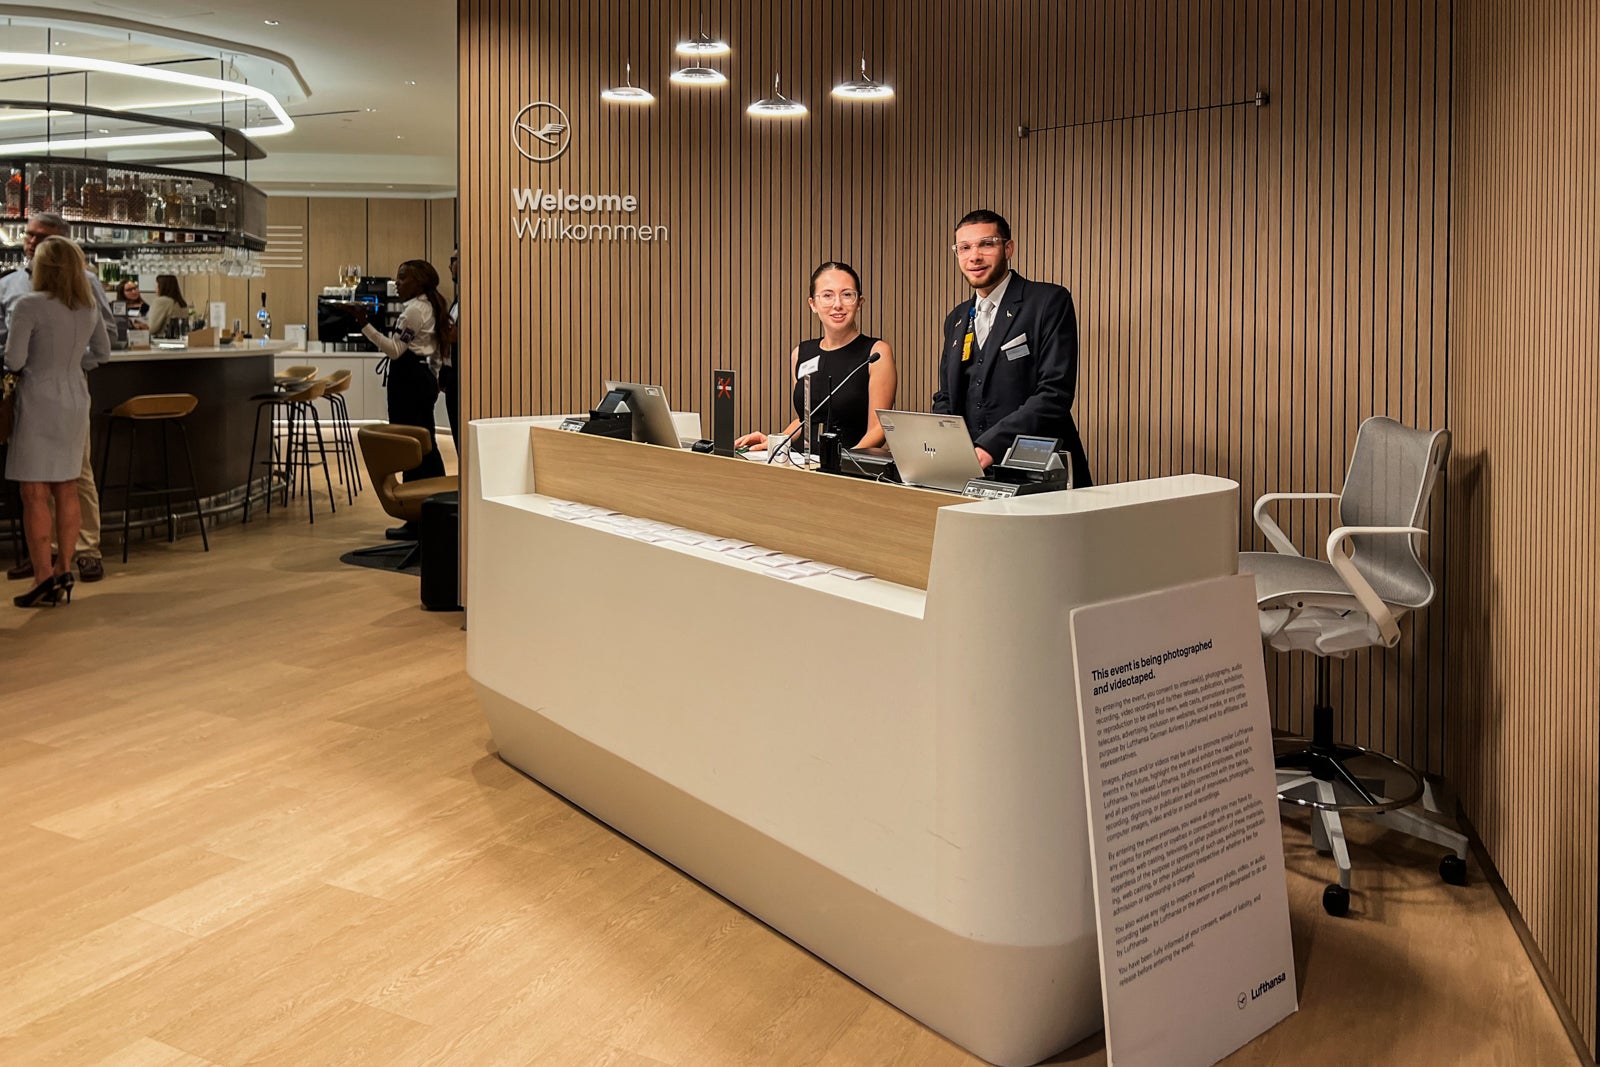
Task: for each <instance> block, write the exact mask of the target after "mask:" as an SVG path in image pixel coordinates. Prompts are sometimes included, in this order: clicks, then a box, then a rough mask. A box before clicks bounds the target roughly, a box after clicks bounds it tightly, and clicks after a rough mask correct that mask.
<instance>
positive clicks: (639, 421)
mask: <svg viewBox="0 0 1600 1067" xmlns="http://www.w3.org/2000/svg"><path fill="white" fill-rule="evenodd" d="M605 384H606V392H608V393H609V392H611V391H612V390H616V389H621V390H623V391H625V392H626V393H627V394H628V410H630V411H632V412H633V439H634V440H635V441H644V442H645V443H647V444H652V445H661V446H662V447H664V448H682V447H683V445H682V444H680V443H679V441H678V431H677V429H676V427H674V426H673V424H672V410H671V409H670V408H668V407H667V394H666V392H665V390H663V389H662V388H661V386H659V385H640V384H638V383H636V382H614V381H611V380H610V379H607V380H606V383H605Z"/></svg>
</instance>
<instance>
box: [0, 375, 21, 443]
mask: <svg viewBox="0 0 1600 1067" xmlns="http://www.w3.org/2000/svg"><path fill="white" fill-rule="evenodd" d="M21 382H22V375H20V374H13V373H12V372H11V371H6V372H5V373H4V374H0V445H3V444H5V443H6V442H7V441H9V440H11V422H12V420H13V419H14V418H15V417H16V414H17V386H18V385H20V384H21Z"/></svg>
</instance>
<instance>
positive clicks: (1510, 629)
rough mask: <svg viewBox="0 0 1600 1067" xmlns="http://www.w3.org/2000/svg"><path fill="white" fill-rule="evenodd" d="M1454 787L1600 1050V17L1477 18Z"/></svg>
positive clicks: (1574, 9)
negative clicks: (1599, 960)
mask: <svg viewBox="0 0 1600 1067" xmlns="http://www.w3.org/2000/svg"><path fill="white" fill-rule="evenodd" d="M1455 48H1456V62H1455V67H1456V78H1455V95H1454V100H1455V121H1454V126H1455V129H1454V142H1455V146H1454V157H1453V169H1454V180H1453V183H1452V185H1453V208H1452V211H1453V214H1452V220H1451V302H1450V333H1451V338H1452V341H1451V358H1450V389H1449V402H1450V413H1451V418H1452V421H1453V423H1454V425H1455V428H1456V434H1455V454H1454V458H1453V460H1452V464H1451V468H1452V469H1451V481H1452V485H1451V495H1450V504H1451V507H1450V558H1449V568H1448V569H1449V574H1450V584H1449V588H1448V604H1449V611H1450V616H1451V627H1450V630H1451V641H1450V660H1451V662H1452V663H1453V664H1454V665H1456V669H1455V670H1453V671H1452V672H1451V673H1450V676H1449V677H1450V682H1451V687H1450V701H1449V703H1450V707H1451V714H1452V716H1454V717H1455V718H1456V719H1457V720H1458V721H1459V722H1460V724H1461V725H1460V727H1459V728H1458V729H1457V730H1456V731H1455V733H1454V737H1455V739H1456V743H1455V744H1454V745H1452V747H1451V751H1450V762H1449V766H1450V771H1451V774H1452V776H1453V777H1454V778H1455V779H1456V780H1457V782H1458V785H1459V790H1460V793H1461V797H1462V800H1463V802H1464V803H1465V805H1466V808H1467V812H1468V814H1469V816H1470V817H1471V819H1472V822H1473V825H1474V826H1475V827H1476V828H1477V830H1478V833H1479V835H1480V836H1481V837H1482V838H1483V842H1484V844H1485V846H1487V848H1488V850H1489V852H1490V854H1491V855H1492V856H1493V857H1494V859H1495V863H1496V865H1497V866H1498V868H1499V870H1500V874H1501V876H1502V877H1503V878H1504V880H1505V883H1506V885H1507V887H1508V888H1509V889H1510V891H1511V895H1512V897H1513V898H1514V899H1515V900H1516V902H1517V905H1518V907H1519V909H1520V910H1521V912H1522V916H1523V918H1524V920H1525V921H1526V922H1527V925H1528V928H1529V930H1530V931H1531V933H1532V935H1533V937H1534V939H1535V940H1536V941H1537V942H1538V944H1539V946H1540V948H1541V949H1542V950H1543V953H1544V956H1545V958H1546V961H1547V962H1548V964H1549V968H1550V971H1551V974H1552V977H1553V980H1554V984H1555V985H1556V987H1557V989H1558V990H1559V992H1560V994H1561V999H1562V1000H1564V1001H1565V1003H1566V1004H1567V1006H1568V1007H1569V1009H1570V1010H1571V1012H1572V1015H1573V1017H1574V1020H1575V1022H1576V1024H1577V1026H1578V1028H1579V1030H1580V1031H1581V1033H1582V1035H1583V1040H1584V1042H1585V1043H1586V1044H1587V1045H1588V1047H1589V1049H1590V1051H1591V1054H1593V1053H1594V1052H1595V1051H1596V1014H1597V995H1600V994H1597V988H1596V952H1597V943H1596V914H1597V909H1600V891H1597V878H1600V810H1597V806H1600V773H1597V766H1600V759H1597V757H1600V696H1597V694H1600V606H1597V602H1600V598H1597V595H1596V594H1597V590H1600V532H1597V531H1600V415H1597V412H1600V305H1597V292H1600V238H1597V235H1596V228H1595V227H1596V203H1597V198H1600V180H1597V172H1596V162H1595V161H1596V158H1597V154H1600V69H1597V65H1596V57H1600V10H1597V9H1596V7H1595V5H1593V4H1592V3H1586V2H1584V0H1557V2H1552V3H1548V4H1539V5H1532V6H1530V5H1526V4H1515V3H1509V2H1505V0H1500V2H1493V3H1479V4H1464V5H1462V7H1461V9H1460V11H1459V13H1458V15H1457V29H1456V46H1455Z"/></svg>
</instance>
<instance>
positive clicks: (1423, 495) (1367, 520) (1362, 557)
mask: <svg viewBox="0 0 1600 1067" xmlns="http://www.w3.org/2000/svg"><path fill="white" fill-rule="evenodd" d="M1449 456H1450V431H1449V430H1414V429H1411V428H1410V427H1408V426H1402V425H1400V424H1399V423H1398V422H1396V421H1394V420H1393V419H1388V418H1383V417H1382V416H1378V417H1374V418H1370V419H1368V420H1367V421H1366V422H1364V423H1362V424H1361V430H1360V431H1359V432H1358V433H1357V434H1356V447H1355V452H1354V453H1352V454H1351V456H1350V470H1349V471H1348V472H1347V473H1346V474H1345V479H1344V489H1343V490H1342V491H1341V493H1340V496H1339V521H1340V524H1341V525H1343V526H1415V527H1419V528H1422V529H1426V528H1427V522H1426V520H1427V517H1428V502H1429V500H1430V499H1431V498H1432V496H1433V487H1434V485H1435V484H1436V483H1437V482H1438V480H1439V474H1440V472H1441V471H1443V469H1444V464H1445V461H1446V460H1447V459H1448V458H1449ZM1352 540H1353V541H1354V548H1353V554H1352V556H1351V562H1352V563H1354V564H1355V566H1356V569H1357V570H1359V571H1360V572H1361V573H1362V575H1363V576H1365V577H1366V579H1367V581H1369V582H1371V583H1372V588H1373V590H1374V591H1375V592H1376V593H1377V594H1378V595H1379V596H1380V597H1382V598H1383V599H1384V601H1385V602H1387V603H1390V604H1396V605H1399V606H1402V607H1406V608H1412V609H1416V608H1421V607H1425V606H1426V605H1427V604H1429V603H1430V602H1432V600H1433V594H1434V588H1433V576H1432V575H1431V574H1429V573H1428V568H1427V567H1425V566H1424V565H1423V563H1422V559H1421V557H1420V556H1419V555H1418V554H1417V538H1416V537H1401V536H1397V535H1393V534H1390V535H1384V536H1374V535H1359V534H1358V535H1357V536H1355V537H1354V538H1353V539H1352Z"/></svg>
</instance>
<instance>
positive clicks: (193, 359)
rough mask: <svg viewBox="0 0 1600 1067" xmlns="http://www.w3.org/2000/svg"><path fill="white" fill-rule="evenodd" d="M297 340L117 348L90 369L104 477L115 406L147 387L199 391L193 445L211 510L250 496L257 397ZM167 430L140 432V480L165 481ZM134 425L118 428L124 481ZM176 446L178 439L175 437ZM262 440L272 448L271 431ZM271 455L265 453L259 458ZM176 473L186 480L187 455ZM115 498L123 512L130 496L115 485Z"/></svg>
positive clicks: (116, 468)
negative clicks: (246, 491)
mask: <svg viewBox="0 0 1600 1067" xmlns="http://www.w3.org/2000/svg"><path fill="white" fill-rule="evenodd" d="M295 348H296V346H295V345H294V344H293V343H292V342H289V341H266V342H249V341H247V342H245V343H243V344H237V345H224V346H221V347H216V348H150V349H135V350H130V351H125V352H113V353H111V359H110V361H109V362H107V363H105V364H103V365H102V366H100V367H99V368H97V369H95V370H93V371H91V372H90V373H89V396H90V403H91V408H90V410H91V412H92V421H93V430H92V438H91V440H92V445H93V449H94V452H93V459H94V464H95V473H96V477H97V478H98V477H99V474H100V463H101V457H102V456H103V455H104V454H105V453H104V449H105V443H106V429H107V425H108V421H109V420H108V419H107V417H106V414H107V412H109V411H110V410H111V409H112V408H114V407H116V406H117V405H118V404H120V403H122V402H123V401H124V400H127V399H128V398H129V397H132V396H138V395H139V394H141V393H191V394H193V395H194V396H195V397H196V398H197V399H198V400H199V405H198V406H197V407H196V408H195V409H194V412H193V413H192V414H190V415H189V417H188V418H187V419H186V420H185V427H186V429H187V431H188V435H189V448H190V451H191V452H192V453H193V455H194V466H195V472H194V473H195V484H196V486H197V488H198V489H199V492H200V497H201V499H202V500H204V501H207V507H206V511H207V513H211V512H213V511H216V510H221V509H224V508H226V507H229V506H232V505H235V504H237V503H239V502H241V501H242V499H243V496H242V492H235V490H240V491H242V490H243V488H244V485H245V480H246V478H247V476H248V475H249V470H248V467H249V464H250V444H251V438H252V435H253V434H254V433H255V410H256V408H255V404H254V403H253V402H251V400H250V398H251V397H252V396H254V395H255V394H257V393H263V392H268V391H270V390H271V389H272V378H273V364H274V359H275V357H277V356H278V355H280V354H282V353H286V352H292V351H294V350H295ZM160 438H161V430H160V427H159V426H157V425H154V424H152V425H148V426H143V427H141V428H140V431H139V452H138V463H137V466H136V467H135V469H134V472H133V476H134V480H135V481H139V482H143V483H148V484H152V485H156V484H160V483H161V481H162V471H161V439H160ZM127 447H128V431H127V429H126V427H125V425H124V426H119V427H118V429H117V437H116V440H115V441H114V442H113V444H112V450H111V457H110V474H111V480H112V481H114V482H118V483H120V482H122V481H123V479H124V477H125V476H126V472H127V456H128V453H127ZM174 447H175V448H176V447H177V446H176V444H174ZM260 447H261V448H262V449H264V448H265V447H266V430H265V428H264V427H263V429H262V432H261V440H260ZM262 454H264V453H263V452H259V451H258V453H257V455H258V458H259V457H260V456H261V455H262ZM172 464H173V470H172V478H173V481H174V482H175V483H177V484H179V485H181V484H183V481H184V472H183V460H182V457H181V455H174V456H173V457H172ZM108 503H109V504H110V505H111V507H112V508H113V509H114V510H117V511H120V510H121V506H122V495H121V492H120V490H116V491H113V492H112V493H111V495H110V498H109V500H108Z"/></svg>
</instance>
